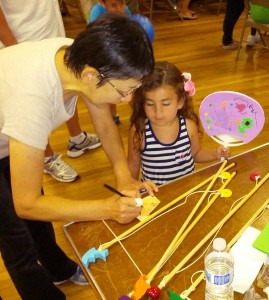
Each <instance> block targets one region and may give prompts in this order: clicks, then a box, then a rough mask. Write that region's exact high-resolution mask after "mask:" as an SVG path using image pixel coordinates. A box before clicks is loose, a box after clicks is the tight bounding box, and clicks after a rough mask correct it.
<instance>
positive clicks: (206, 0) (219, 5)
mask: <svg viewBox="0 0 269 300" xmlns="http://www.w3.org/2000/svg"><path fill="white" fill-rule="evenodd" d="M218 2H219V4H218V10H217V15H219V14H220V10H221V6H222V3H223V2H224V1H223V0H218ZM207 4H208V0H205V2H204V7H206V6H207Z"/></svg>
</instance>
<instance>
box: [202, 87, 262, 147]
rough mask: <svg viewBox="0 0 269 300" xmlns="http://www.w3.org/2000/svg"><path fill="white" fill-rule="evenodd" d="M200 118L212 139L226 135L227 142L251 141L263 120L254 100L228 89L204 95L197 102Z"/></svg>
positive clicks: (258, 106)
mask: <svg viewBox="0 0 269 300" xmlns="http://www.w3.org/2000/svg"><path fill="white" fill-rule="evenodd" d="M200 119H201V123H202V126H203V128H204V130H205V132H206V133H207V134H208V135H209V136H211V137H212V138H214V139H215V138H217V139H218V138H220V139H222V140H224V139H225V138H227V142H230V141H229V140H231V141H232V143H233V141H241V144H243V143H245V144H246V143H248V142H250V141H252V140H253V139H254V138H255V137H256V136H257V135H258V134H259V133H260V131H261V130H262V128H263V125H264V122H265V116H264V111H263V109H262V107H261V105H260V104H259V103H258V102H257V101H256V100H254V99H252V98H250V97H248V96H246V95H244V94H241V93H237V92H230V91H223V92H215V93H213V94H210V95H208V96H207V97H206V98H205V99H204V100H203V101H202V103H201V105H200ZM229 137H230V138H229ZM215 140H216V139H215ZM224 144H225V141H224ZM236 145H239V144H236V143H235V144H234V146H236ZM229 146H233V144H229Z"/></svg>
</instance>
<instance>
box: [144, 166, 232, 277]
mask: <svg viewBox="0 0 269 300" xmlns="http://www.w3.org/2000/svg"><path fill="white" fill-rule="evenodd" d="M220 172H221V170H220ZM217 174H219V173H217ZM235 175H236V172H233V173H232V175H231V177H230V178H228V179H227V180H226V182H225V183H224V184H223V185H222V186H221V188H220V189H223V188H225V187H226V186H227V185H228V184H229V183H230V182H231V180H232V179H233V178H234V176H235ZM211 183H212V182H211ZM210 187H212V184H211V185H210ZM207 191H209V189H207ZM203 196H204V194H203ZM203 196H202V197H201V199H200V200H199V201H198V202H197V204H199V205H200V204H201V200H203V199H204V197H203ZM218 196H219V194H218V193H217V194H216V195H214V197H213V198H212V199H211V200H210V202H208V203H207V205H206V206H205V207H204V209H203V210H202V211H201V212H200V214H199V215H198V216H197V217H196V218H195V220H194V221H193V222H192V223H191V225H190V226H189V227H188V228H187V229H186V230H185V228H186V226H187V225H188V223H189V222H190V218H187V219H186V221H185V223H184V224H183V226H182V227H181V228H180V230H179V231H178V233H177V234H176V236H175V237H174V239H173V241H172V242H171V243H170V245H169V247H168V248H167V250H166V251H165V253H164V254H163V256H162V257H161V259H160V260H159V261H158V263H157V264H156V265H155V267H154V268H153V269H152V270H151V271H150V272H149V274H148V276H147V278H148V280H149V282H150V281H152V279H153V278H154V276H155V275H156V273H157V272H158V271H159V270H160V268H161V267H162V265H163V263H164V262H165V261H166V259H167V258H168V257H169V256H170V255H171V253H172V252H174V251H175V249H177V248H178V246H179V245H180V244H181V243H182V241H183V240H184V238H185V237H186V236H187V235H188V233H189V232H190V231H191V230H192V228H193V227H194V226H195V225H196V224H197V222H198V221H199V220H200V219H201V218H202V216H203V215H204V214H205V213H206V211H207V210H208V209H209V208H210V206H211V205H212V204H213V203H214V201H215V200H216V199H217V198H218ZM197 209H198V207H197V205H196V206H195V207H194V209H193V211H194V212H193V211H192V212H191V214H190V215H189V216H191V217H192V216H193V215H194V213H195V212H196V211H197ZM184 230H185V231H184ZM183 231H184V232H183Z"/></svg>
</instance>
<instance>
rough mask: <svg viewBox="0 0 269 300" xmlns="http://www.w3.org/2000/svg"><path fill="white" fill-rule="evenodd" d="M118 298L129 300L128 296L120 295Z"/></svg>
mask: <svg viewBox="0 0 269 300" xmlns="http://www.w3.org/2000/svg"><path fill="white" fill-rule="evenodd" d="M118 300H131V298H130V297H129V296H121V297H120V298H119V299H118Z"/></svg>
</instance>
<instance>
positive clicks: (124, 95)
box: [100, 73, 142, 98]
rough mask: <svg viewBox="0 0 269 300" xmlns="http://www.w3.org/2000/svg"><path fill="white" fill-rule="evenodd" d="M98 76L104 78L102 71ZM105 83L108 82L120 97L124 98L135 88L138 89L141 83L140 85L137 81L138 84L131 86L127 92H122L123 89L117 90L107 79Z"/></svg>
mask: <svg viewBox="0 0 269 300" xmlns="http://www.w3.org/2000/svg"><path fill="white" fill-rule="evenodd" d="M100 76H101V77H103V78H105V75H104V74H102V73H101V74H100ZM107 83H108V84H110V85H111V86H112V87H113V89H114V90H115V91H117V92H118V93H119V94H120V95H121V97H122V98H125V97H127V96H129V95H131V94H132V93H134V92H135V91H136V90H137V89H139V88H140V87H141V85H142V82H139V83H138V85H136V86H135V87H133V88H131V89H130V90H129V91H128V92H123V91H121V90H119V89H118V88H117V87H116V86H115V85H114V84H113V83H112V82H111V81H110V80H107Z"/></svg>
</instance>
